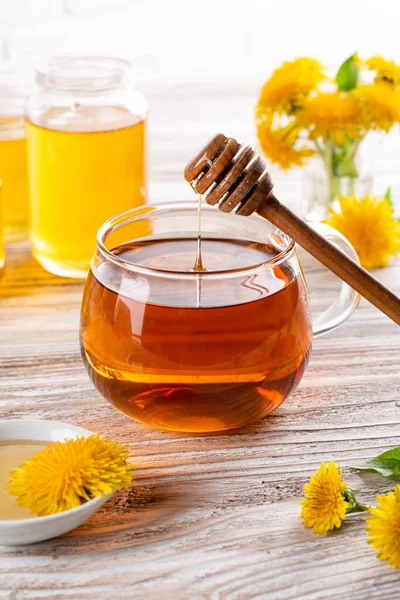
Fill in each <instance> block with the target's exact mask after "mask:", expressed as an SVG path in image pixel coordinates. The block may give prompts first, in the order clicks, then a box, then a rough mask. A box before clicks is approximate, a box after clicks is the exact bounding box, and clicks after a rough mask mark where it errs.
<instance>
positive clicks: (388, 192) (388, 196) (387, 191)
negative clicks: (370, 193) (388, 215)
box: [383, 187, 393, 208]
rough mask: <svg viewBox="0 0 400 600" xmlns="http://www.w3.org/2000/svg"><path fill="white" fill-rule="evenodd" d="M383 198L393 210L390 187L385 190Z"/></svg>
mask: <svg viewBox="0 0 400 600" xmlns="http://www.w3.org/2000/svg"><path fill="white" fill-rule="evenodd" d="M383 197H384V198H385V200H387V201H388V202H389V204H390V206H391V207H392V208H393V202H392V190H391V188H390V187H388V189H387V190H386V193H385V195H384V196H383Z"/></svg>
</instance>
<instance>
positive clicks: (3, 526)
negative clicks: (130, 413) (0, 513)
mask: <svg viewBox="0 0 400 600" xmlns="http://www.w3.org/2000/svg"><path fill="white" fill-rule="evenodd" d="M91 434H92V432H91V431H88V430H87V429H82V428H81V427H74V426H73V425H67V423H57V422H56V421H39V420H33V419H30V420H28V419H24V420H16V419H15V420H14V419H13V420H9V421H7V420H0V441H5V440H43V441H45V442H46V441H49V442H58V441H63V440H65V439H68V438H74V437H76V436H84V437H88V436H89V435H91ZM111 496H113V494H109V495H108V496H107V497H106V498H100V497H98V498H94V499H93V500H90V501H89V502H85V503H84V504H82V505H81V506H78V507H77V508H72V509H71V510H66V511H64V512H61V513H57V514H55V515H49V516H47V517H34V518H32V519H18V520H9V521H4V520H0V544H4V545H8V546H20V545H23V544H32V543H34V542H41V541H43V540H48V539H50V538H53V537H56V536H58V535H61V534H63V533H66V532H67V531H71V530H72V529H75V527H78V526H79V525H82V523H84V522H85V521H87V519H88V518H89V517H91V516H92V515H93V514H94V513H95V512H96V511H97V510H98V509H99V508H100V506H102V505H103V504H104V503H105V502H107V500H108V499H109V498H111Z"/></svg>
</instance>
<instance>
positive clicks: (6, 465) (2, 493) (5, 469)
mask: <svg viewBox="0 0 400 600" xmlns="http://www.w3.org/2000/svg"><path fill="white" fill-rule="evenodd" d="M45 446H46V442H42V441H36V440H7V441H0V521H2V520H3V521H8V520H11V519H32V518H34V517H37V515H36V514H35V513H33V512H32V511H30V510H29V509H28V508H21V507H20V506H19V504H18V502H17V500H16V498H15V497H14V496H11V495H10V494H8V492H6V488H7V486H8V480H9V477H10V473H11V471H13V470H14V469H16V468H17V467H19V466H20V465H22V464H23V463H24V462H25V461H26V460H29V459H30V458H32V456H33V455H34V454H36V453H37V452H39V451H40V450H42V448H44V447H45Z"/></svg>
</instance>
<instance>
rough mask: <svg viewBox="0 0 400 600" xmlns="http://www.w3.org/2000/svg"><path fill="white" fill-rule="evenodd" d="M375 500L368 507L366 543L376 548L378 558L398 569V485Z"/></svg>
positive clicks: (399, 530)
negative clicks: (375, 503)
mask: <svg viewBox="0 0 400 600" xmlns="http://www.w3.org/2000/svg"><path fill="white" fill-rule="evenodd" d="M376 500H377V502H378V506H376V507H375V508H370V509H369V512H370V513H371V515H370V516H369V517H368V518H367V532H368V543H369V544H370V545H371V548H372V549H373V550H378V555H377V556H378V558H380V559H381V560H386V561H387V562H388V563H389V564H390V565H392V566H393V567H396V569H400V485H396V487H395V490H394V492H388V493H387V494H383V495H382V496H377V498H376Z"/></svg>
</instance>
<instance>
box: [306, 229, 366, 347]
mask: <svg viewBox="0 0 400 600" xmlns="http://www.w3.org/2000/svg"><path fill="white" fill-rule="evenodd" d="M309 225H310V226H311V227H312V228H313V229H315V230H316V231H317V232H318V233H320V234H321V235H323V236H324V238H326V239H327V240H329V241H330V242H331V243H332V244H334V245H335V246H337V247H338V248H339V249H340V250H342V251H343V252H345V253H346V254H347V255H348V256H349V257H350V258H352V259H353V260H355V261H356V262H357V263H360V261H359V258H358V256H357V252H356V251H355V250H354V248H353V246H352V245H351V244H350V242H349V241H348V240H347V239H346V238H345V237H344V235H342V234H341V233H340V232H339V231H337V230H336V229H333V227H330V226H329V225H326V224H325V223H309ZM359 302H360V294H359V293H358V292H356V291H355V290H353V289H352V288H351V287H350V286H349V285H347V283H344V282H343V283H342V285H341V288H340V291H339V295H338V297H337V298H336V300H335V301H334V302H333V304H331V305H330V306H329V307H328V308H327V309H326V310H324V311H323V312H322V313H320V314H318V315H317V316H316V317H315V318H314V319H313V336H314V337H317V336H319V335H323V334H324V333H327V332H328V331H331V330H332V329H336V327H339V325H341V324H342V323H344V321H346V319H348V318H349V317H350V315H351V314H352V312H353V311H354V309H355V308H356V307H357V305H358V303H359Z"/></svg>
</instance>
